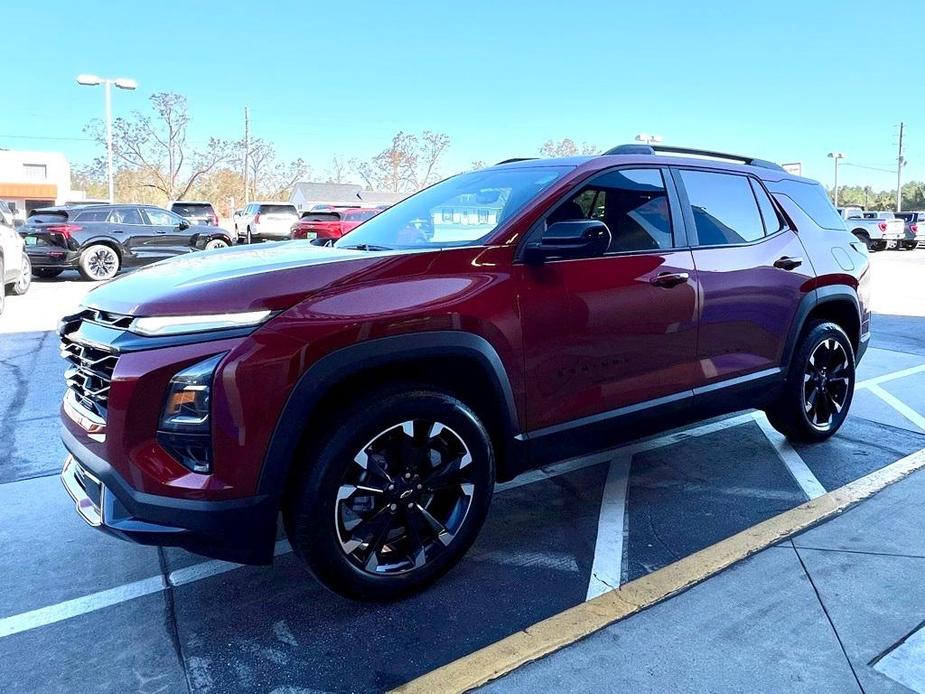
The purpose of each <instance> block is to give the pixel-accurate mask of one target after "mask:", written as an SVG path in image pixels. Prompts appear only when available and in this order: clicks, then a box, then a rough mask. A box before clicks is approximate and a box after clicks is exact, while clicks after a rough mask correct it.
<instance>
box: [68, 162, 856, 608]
mask: <svg viewBox="0 0 925 694" xmlns="http://www.w3.org/2000/svg"><path fill="white" fill-rule="evenodd" d="M692 154H693V155H697V156H690V155H692ZM671 155H680V156H671ZM868 278H869V272H868V256H867V250H866V248H865V247H864V244H863V243H861V242H860V241H858V240H857V239H856V238H855V237H854V236H853V235H852V234H850V233H849V232H848V231H847V230H846V228H845V225H844V223H843V222H842V220H841V219H840V218H839V216H838V214H837V213H836V212H835V210H834V209H833V208H832V205H831V204H830V202H829V201H828V199H827V197H826V194H825V191H824V190H823V188H822V187H821V186H820V185H819V184H818V183H816V182H814V181H810V180H807V179H804V178H799V177H796V176H793V175H790V174H788V173H787V172H785V171H784V170H783V169H782V168H780V167H779V166H777V165H775V164H771V163H768V162H765V161H761V160H758V159H752V158H748V157H732V156H729V155H723V154H716V153H710V152H698V151H691V150H679V149H676V148H664V147H663V148H656V149H653V148H652V147H649V146H647V145H624V146H621V147H617V148H615V149H613V150H611V151H609V152H607V153H605V154H604V155H602V156H596V157H575V158H567V159H547V160H516V161H511V162H507V163H501V164H499V165H497V166H493V167H491V168H487V169H484V170H480V171H473V172H469V173H465V174H461V175H458V176H455V177H453V178H450V179H447V180H445V181H443V182H441V183H438V184H437V185H434V186H432V187H430V188H428V189H426V190H424V191H422V192H420V193H418V194H416V195H414V196H412V197H410V198H408V199H406V200H404V201H402V202H400V203H398V204H397V205H395V206H394V207H392V208H390V209H388V210H386V211H385V212H383V213H381V214H379V215H377V216H376V217H374V218H373V219H370V220H369V221H367V222H366V223H365V224H364V225H363V226H362V227H360V228H358V229H356V230H354V231H353V232H351V233H350V234H349V235H348V236H346V237H344V238H342V239H340V240H339V241H337V242H335V244H334V247H332V248H315V249H312V250H311V251H310V252H309V251H307V249H306V247H305V246H303V245H300V244H279V245H277V246H271V247H267V246H261V247H259V248H253V247H242V248H234V249H228V250H226V251H223V252H222V253H215V254H211V253H207V254H193V255H191V256H188V257H183V258H178V259H174V260H170V261H167V262H163V263H158V264H157V265H153V266H150V267H148V268H145V269H142V270H139V271H137V272H135V273H132V274H131V275H128V276H125V277H123V278H121V279H118V280H115V281H113V282H109V283H107V284H104V285H102V286H100V287H98V288H97V289H95V290H93V291H92V292H91V293H90V294H88V295H87V298H86V301H85V306H84V308H83V309H82V310H81V311H80V312H79V313H77V314H75V315H72V316H69V317H67V318H65V319H64V320H63V322H62V324H61V329H60V333H61V338H62V349H63V353H64V355H65V356H66V358H67V359H68V361H69V362H70V367H69V369H68V371H67V383H68V389H67V392H66V395H65V398H64V403H63V406H62V420H63V423H64V427H63V430H62V431H63V438H64V443H65V445H66V447H67V449H68V450H69V452H70V456H69V457H68V459H67V461H66V463H65V467H64V470H63V472H62V478H63V481H64V484H65V486H66V487H67V490H68V491H69V492H70V494H71V495H72V496H73V498H74V499H75V501H76V504H77V509H78V511H79V512H80V514H81V515H82V516H83V517H84V518H85V519H86V520H87V521H88V522H89V523H90V524H92V525H94V526H97V527H98V528H100V529H102V530H105V531H107V532H110V533H112V534H114V535H118V536H120V537H123V538H127V539H131V540H134V541H137V542H143V543H149V544H167V545H178V546H181V547H186V548H189V549H191V550H193V551H197V552H201V553H204V554H208V555H210V556H215V557H220V558H224V559H231V560H235V561H242V562H253V563H261V562H263V563H269V562H270V561H272V558H273V549H274V542H275V540H276V531H277V528H276V524H277V517H278V515H279V513H280V512H282V517H283V520H284V523H285V529H286V533H287V536H288V539H289V541H290V543H291V544H292V547H293V549H294V550H295V552H296V554H297V555H298V556H299V557H301V558H302V559H303V560H304V561H305V563H306V565H307V566H308V568H309V569H310V570H311V571H312V572H313V573H314V575H315V576H316V577H317V578H318V579H319V580H320V581H321V582H322V583H323V584H324V585H326V586H328V587H329V588H331V589H332V590H335V591H337V592H339V593H342V594H344V595H348V596H352V597H356V598H366V599H383V598H393V597H396V596H399V595H404V594H407V593H409V592H412V591H415V590H419V589H421V588H422V587H423V586H426V585H427V584H429V583H431V582H432V581H434V580H435V579H437V577H439V576H440V575H441V574H443V573H444V572H446V571H447V570H449V569H450V568H451V567H452V566H453V565H454V564H455V563H456V562H457V561H458V560H459V559H460V557H461V556H462V555H463V554H464V553H465V552H466V550H467V548H468V547H469V546H470V545H471V543H472V542H473V540H474V539H475V537H476V535H477V534H478V532H479V529H480V527H481V525H482V522H483V521H484V519H485V516H486V513H487V511H488V506H489V502H490V501H491V496H492V490H493V488H494V484H495V482H496V481H499V480H509V479H511V478H512V477H514V476H515V475H517V474H518V473H520V472H522V471H524V470H526V469H528V468H531V467H535V466H538V465H543V464H546V463H549V462H552V461H556V460H562V459H564V458H566V457H569V456H575V455H580V454H587V453H589V452H591V451H594V450H601V449H605V448H607V447H611V446H613V445H615V444H618V443H620V442H621V441H625V440H626V439H627V438H630V437H634V438H635V437H639V436H642V435H646V434H651V433H654V432H656V431H659V430H664V429H666V428H669V427H676V426H679V425H682V424H684V423H688V422H691V421H694V420H698V419H702V418H705V417H711V416H715V415H718V414H722V413H725V412H729V411H733V410H739V409H743V408H749V407H754V408H761V409H764V410H765V411H766V412H767V414H768V417H769V418H770V421H771V423H772V424H773V425H774V426H775V427H776V428H777V429H778V430H779V431H781V432H783V433H784V434H786V435H787V436H788V437H790V438H791V439H795V440H803V441H821V440H823V439H825V438H827V437H829V436H831V435H832V434H833V433H835V432H836V431H837V430H838V429H839V427H840V426H841V425H842V423H843V422H844V420H845V417H846V415H847V413H848V409H849V407H850V405H851V400H852V394H853V390H854V383H855V365H856V364H857V362H858V360H859V359H860V358H861V356H862V355H863V353H864V351H865V349H866V348H867V344H868V340H869V338H870V312H869V309H868V286H869V282H868Z"/></svg>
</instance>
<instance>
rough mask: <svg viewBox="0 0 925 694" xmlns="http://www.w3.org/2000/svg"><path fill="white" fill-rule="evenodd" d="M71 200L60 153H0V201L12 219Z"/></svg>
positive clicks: (68, 173) (68, 176)
mask: <svg viewBox="0 0 925 694" xmlns="http://www.w3.org/2000/svg"><path fill="white" fill-rule="evenodd" d="M70 199H72V193H71V167H70V164H68V162H67V158H66V157H65V156H64V155H63V154H61V153H60V152H23V151H17V150H10V149H6V150H0V200H4V201H6V202H7V203H8V204H9V205H10V209H12V210H13V212H14V213H15V215H16V216H17V217H19V218H23V217H25V216H26V215H27V214H28V213H29V212H30V211H31V210H34V209H35V208H37V207H46V206H48V205H60V204H63V203H65V202H67V201H68V200H70Z"/></svg>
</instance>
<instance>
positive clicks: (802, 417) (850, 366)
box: [765, 321, 855, 442]
mask: <svg viewBox="0 0 925 694" xmlns="http://www.w3.org/2000/svg"><path fill="white" fill-rule="evenodd" d="M854 382H855V357H854V348H853V347H852V344H851V341H850V340H849V339H848V336H847V335H846V334H845V331H844V330H843V329H842V328H841V326H839V325H837V324H836V323H832V322H829V321H819V322H817V323H814V324H812V325H810V326H808V327H807V329H806V332H805V334H804V336H803V338H802V340H801V341H800V343H799V344H798V345H797V348H796V350H795V352H794V354H793V357H792V359H791V362H790V367H789V371H788V375H787V379H786V381H785V382H784V385H783V388H782V389H781V393H780V395H779V396H778V397H777V399H776V400H775V401H774V402H773V403H771V405H770V406H769V407H767V409H766V410H765V412H766V413H767V415H768V421H770V422H771V424H772V425H773V426H774V428H775V429H777V430H778V431H779V432H781V433H782V434H784V435H785V436H787V437H788V438H790V439H793V440H795V441H807V442H813V441H824V440H825V439H827V438H829V437H830V436H832V435H833V434H834V433H835V432H837V431H838V430H839V429H840V428H841V426H842V424H844V422H845V418H846V417H847V416H848V410H849V408H850V407H851V400H852V398H853V396H854Z"/></svg>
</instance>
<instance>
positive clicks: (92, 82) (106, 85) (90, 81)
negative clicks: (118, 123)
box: [77, 75, 138, 203]
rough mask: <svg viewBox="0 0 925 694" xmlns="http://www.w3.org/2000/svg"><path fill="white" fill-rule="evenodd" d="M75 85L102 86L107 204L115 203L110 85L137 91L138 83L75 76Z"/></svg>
mask: <svg viewBox="0 0 925 694" xmlns="http://www.w3.org/2000/svg"><path fill="white" fill-rule="evenodd" d="M77 84H79V85H81V86H83V87H98V86H99V85H101V84H102V85H103V91H104V92H105V95H106V161H107V163H108V170H109V202H110V203H112V202H115V195H114V192H113V188H114V186H113V179H112V85H116V87H118V88H119V89H126V90H128V91H132V90H134V89H138V83H137V82H136V81H135V80H130V79H128V78H126V77H119V78H116V79H110V78H108V77H99V76H97V75H77Z"/></svg>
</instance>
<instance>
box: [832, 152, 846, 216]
mask: <svg viewBox="0 0 925 694" xmlns="http://www.w3.org/2000/svg"><path fill="white" fill-rule="evenodd" d="M844 158H845V153H844V152H829V159H833V160H834V161H835V187H834V188H832V201H833V202H834V203H835V207H838V161H839V159H844Z"/></svg>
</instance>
